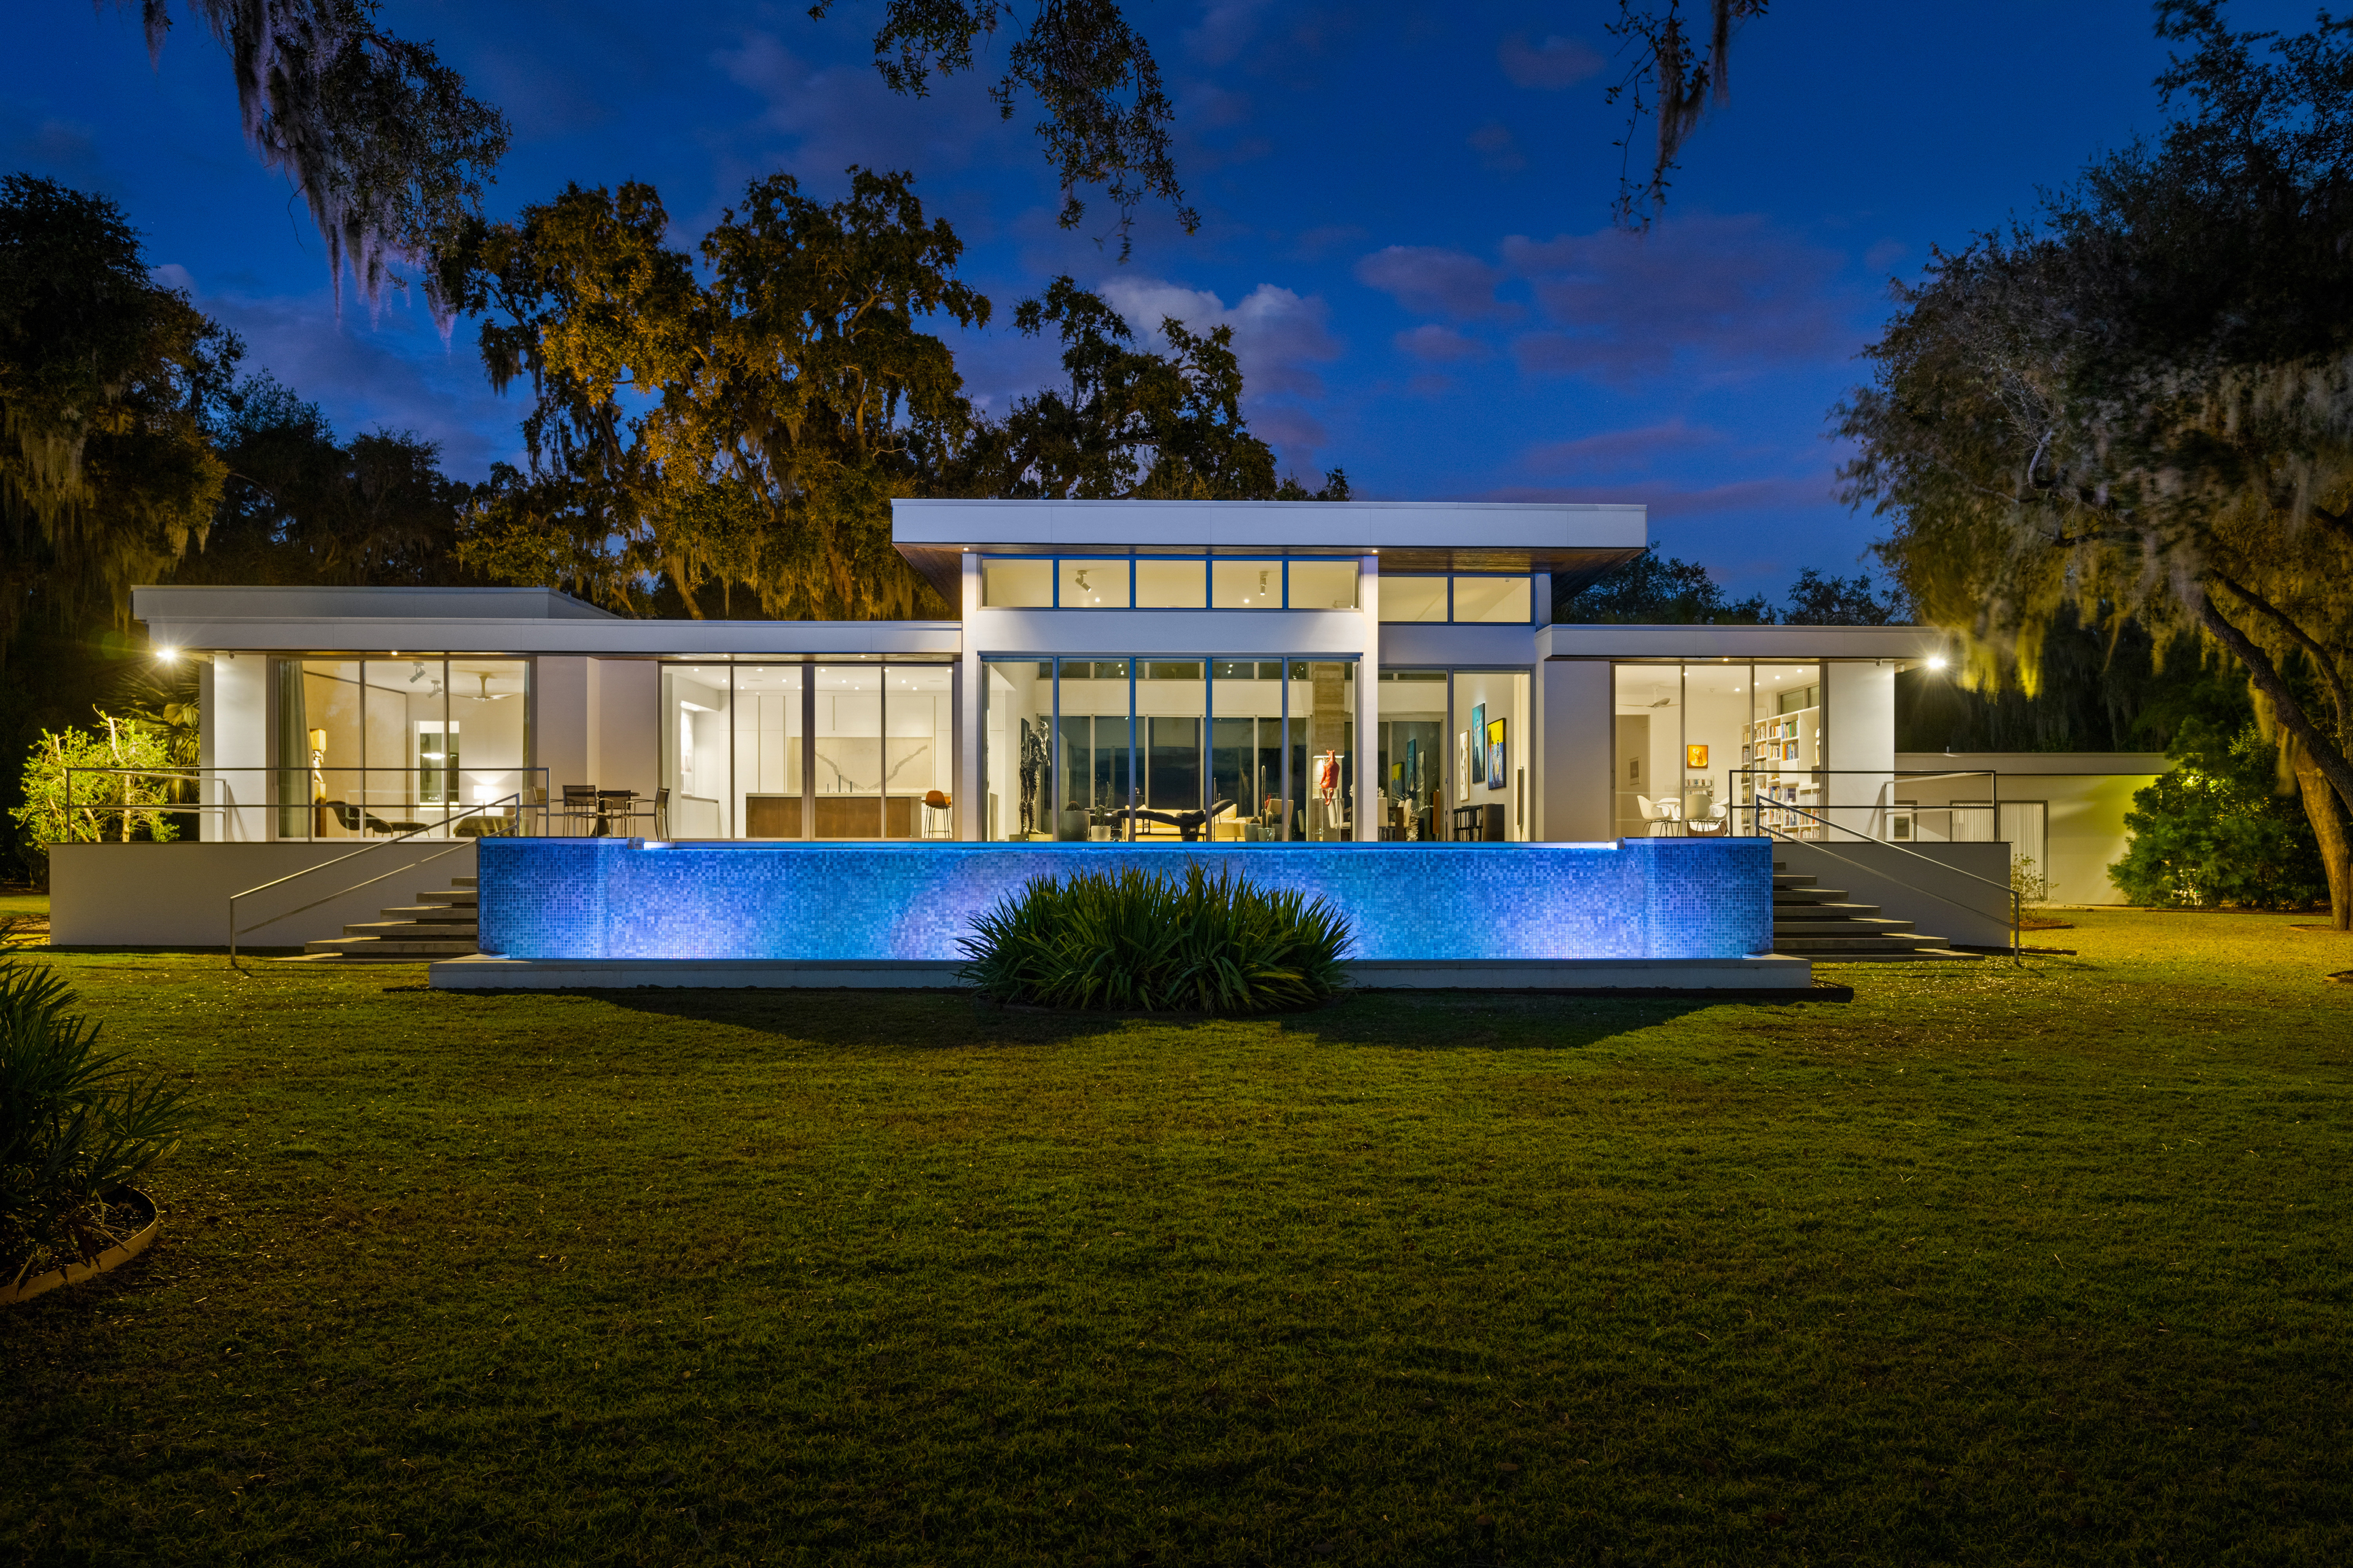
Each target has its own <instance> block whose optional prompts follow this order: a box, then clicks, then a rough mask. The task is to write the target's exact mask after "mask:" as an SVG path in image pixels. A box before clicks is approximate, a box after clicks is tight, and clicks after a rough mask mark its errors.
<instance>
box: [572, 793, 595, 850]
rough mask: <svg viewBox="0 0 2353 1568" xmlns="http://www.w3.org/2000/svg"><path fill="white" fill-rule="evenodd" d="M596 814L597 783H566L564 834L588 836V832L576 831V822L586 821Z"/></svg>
mask: <svg viewBox="0 0 2353 1568" xmlns="http://www.w3.org/2000/svg"><path fill="white" fill-rule="evenodd" d="M592 816H596V785H595V784H565V786H564V822H565V832H564V836H565V837H567V838H584V837H587V835H586V833H584V832H580V831H576V830H575V828H574V826H573V825H574V824H575V823H583V822H586V820H587V819H588V818H590V817H592Z"/></svg>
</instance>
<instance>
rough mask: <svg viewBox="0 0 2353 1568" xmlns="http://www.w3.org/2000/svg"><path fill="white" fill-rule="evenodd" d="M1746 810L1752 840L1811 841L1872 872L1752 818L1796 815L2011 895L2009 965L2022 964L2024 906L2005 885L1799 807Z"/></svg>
mask: <svg viewBox="0 0 2353 1568" xmlns="http://www.w3.org/2000/svg"><path fill="white" fill-rule="evenodd" d="M1841 809H1846V810H1860V809H1862V808H1861V807H1852V806H1851V807H1844V808H1841ZM1747 810H1748V811H1749V813H1750V816H1751V820H1750V822H1749V826H1750V827H1751V828H1754V829H1757V831H1755V832H1752V833H1751V834H1749V835H1748V837H1752V838H1786V839H1788V841H1789V842H1790V843H1792V844H1808V843H1810V847H1813V848H1816V849H1819V850H1820V851H1821V852H1822V853H1823V854H1825V855H1827V856H1829V857H1830V858H1831V859H1833V860H1836V861H1838V862H1840V863H1841V865H1847V866H1852V867H1853V868H1855V869H1856V870H1858V871H1868V870H1870V869H1871V868H1870V867H1868V866H1865V865H1863V864H1862V862H1861V861H1859V860H1852V859H1849V858H1847V857H1846V856H1844V855H1841V854H1840V853H1839V852H1838V851H1837V850H1835V849H1832V848H1831V847H1830V846H1829V845H1828V844H1827V843H1824V842H1822V841H1820V840H1812V841H1809V840H1807V839H1803V838H1793V837H1790V836H1789V835H1788V834H1786V833H1777V832H1775V831H1773V830H1772V829H1770V828H1767V827H1764V826H1762V825H1761V824H1759V823H1757V821H1756V820H1755V819H1754V818H1755V814H1756V813H1757V812H1760V811H1787V812H1792V813H1795V814H1796V815H1797V816H1807V817H1812V818H1813V820H1814V821H1816V822H1819V823H1820V824H1821V825H1822V826H1824V827H1827V828H1833V829H1835V830H1837V831H1838V832H1841V833H1851V834H1853V835H1854V837H1857V838H1859V839H1862V842H1863V843H1865V844H1882V845H1885V846H1886V847H1888V848H1890V849H1893V850H1894V851H1895V852H1896V853H1897V854H1899V855H1909V856H1911V857H1912V858H1914V859H1915V860H1926V862H1927V863H1928V864H1929V865H1931V866H1934V867H1936V868H1937V869H1938V870H1939V871H1942V872H1944V873H1946V874H1947V876H1954V877H1960V878H1963V879H1967V880H1968V881H1971V882H1983V883H1984V884H1985V885H1986V886H1987V887H1989V888H1996V889H2000V890H2001V891H2003V892H2005V893H2008V894H2009V895H2010V962H2011V963H2023V962H2024V960H2023V959H2022V958H2021V956H2020V953H2019V926H2020V925H2021V922H2022V921H2023V918H2024V905H2022V904H2021V902H2020V901H2019V892H2018V889H2016V888H2014V887H2009V886H2005V885H2004V884H2002V883H2000V882H1997V881H1995V880H1994V879H1992V878H1991V877H1980V876H1978V874H1977V873H1976V872H1975V871H1964V870H1962V869H1961V868H1959V867H1957V866H1947V865H1946V864H1945V863H1944V862H1943V861H1942V860H1939V859H1937V858H1936V857H1935V856H1933V855H1923V854H1921V853H1920V852H1919V851H1918V850H1917V849H1914V848H1911V847H1908V846H1906V845H1902V844H1897V843H1894V842H1892V841H1890V840H1888V839H1883V838H1864V837H1863V836H1862V834H1860V833H1855V831H1854V829H1853V828H1852V827H1849V826H1846V825H1845V824H1844V823H1840V822H1832V821H1831V820H1830V819H1829V818H1828V817H1823V816H1814V814H1813V813H1812V812H1810V811H1808V810H1807V809H1806V808H1805V807H1804V806H1801V805H1788V804H1787V803H1786V802H1781V801H1774V802H1770V803H1767V802H1764V801H1757V802H1752V803H1750V804H1749V805H1748V806H1747ZM1898 880H1899V881H1900V880H1902V879H1901V878H1899V879H1898ZM1904 885H1905V887H1907V888H1909V889H1912V890H1913V891H1914V892H1915V893H1926V895H1927V896H1928V897H1930V898H1932V899H1935V900H1936V901H1937V902H1939V903H1945V904H1950V905H1952V906H1953V908H1955V909H1957V910H1968V912H1969V913H1971V914H1983V913H1984V912H1985V911H1984V910H1976V909H1970V908H1969V906H1968V905H1967V904H1965V903H1963V902H1961V901H1960V900H1958V899H1948V898H1947V897H1946V896H1945V895H1944V894H1942V893H1940V892H1937V891H1936V889H1933V888H1924V887H1922V886H1921V885H1920V884H1919V883H1917V882H1905V883H1904Z"/></svg>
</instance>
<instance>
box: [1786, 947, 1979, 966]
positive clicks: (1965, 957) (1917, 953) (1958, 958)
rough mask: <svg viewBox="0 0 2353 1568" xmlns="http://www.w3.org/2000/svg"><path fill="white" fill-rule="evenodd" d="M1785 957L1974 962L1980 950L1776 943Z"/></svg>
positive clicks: (1834, 960) (1833, 960)
mask: <svg viewBox="0 0 2353 1568" xmlns="http://www.w3.org/2000/svg"><path fill="white" fill-rule="evenodd" d="M1773 951H1774V952H1778V953H1780V954H1781V955H1782V956H1783V957H1785V958H1810V959H1812V960H1814V961H1815V962H1816V963H1977V962H1978V961H1979V960H1981V959H1983V958H1984V957H1985V954H1983V953H1981V952H1958V951H1957V950H1955V949H1953V948H1949V947H1915V948H1913V949H1911V950H1910V951H1908V952H1793V951H1791V950H1789V949H1788V948H1784V947H1782V946H1780V945H1779V944H1778V943H1776V944H1775V946H1774V949H1773Z"/></svg>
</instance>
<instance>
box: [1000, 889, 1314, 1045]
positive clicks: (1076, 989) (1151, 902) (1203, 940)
mask: <svg viewBox="0 0 2353 1568" xmlns="http://www.w3.org/2000/svg"><path fill="white" fill-rule="evenodd" d="M1349 940H1350V938H1349V931H1348V927H1347V923H1346V922H1345V921H1343V920H1342V919H1341V918H1340V917H1339V915H1338V913H1337V912H1336V911H1335V910H1333V908H1332V907H1331V905H1330V904H1329V903H1327V902H1325V901H1324V900H1322V899H1317V900H1313V901H1312V902H1311V901H1310V900H1307V899H1306V898H1305V897H1304V896H1303V895H1302V894H1300V893H1296V892H1269V891H1267V890H1266V889H1261V888H1260V887H1258V886H1256V885H1255V884H1253V883H1251V882H1250V881H1249V880H1247V879H1243V878H1240V877H1237V876H1235V875H1234V874H1233V873H1232V872H1231V871H1230V870H1227V871H1220V872H1219V874H1218V875H1217V876H1215V877H1211V876H1209V875H1208V873H1207V872H1205V871H1204V870H1203V869H1202V868H1200V866H1199V865H1198V864H1194V865H1189V866H1187V868H1186V870H1185V875H1184V879H1183V880H1182V881H1181V882H1180V881H1179V880H1178V879H1176V878H1174V877H1170V876H1166V875H1164V874H1162V873H1159V872H1152V871H1145V870H1141V869H1138V868H1133V867H1131V868H1126V869H1124V870H1121V871H1118V872H1115V873H1112V874H1110V875H1103V874H1092V873H1091V874H1086V875H1081V876H1075V877H1071V878H1070V879H1067V880H1063V881H1057V880H1054V879H1050V878H1039V879H1037V880H1035V881H1032V882H1030V883H1029V885H1028V886H1027V887H1025V888H1024V889H1022V890H1021V891H1020V892H1019V893H1018V894H1017V895H1015V896H1014V897H1012V898H1009V899H1008V900H1006V901H1005V902H1004V903H1002V904H1000V905H998V906H997V908H996V909H994V910H990V911H989V912H988V913H987V914H985V915H983V916H981V917H980V918H979V919H978V920H976V921H974V922H973V934H972V935H971V936H969V937H966V938H965V939H964V940H963V942H961V944H960V945H961V946H962V947H963V948H964V950H965V952H966V953H967V954H968V955H969V956H970V958H971V963H968V964H966V965H965V969H964V972H963V973H964V975H965V978H966V979H968V980H970V981H971V982H972V983H973V984H976V985H977V986H978V987H979V988H980V991H981V994H983V995H985V996H987V997H989V998H991V999H992V1000H994V1001H997V1002H1013V1003H1025V1004H1030V1005H1042V1006H1049V1007H1077V1008H1104V1009H1118V1010H1133V1011H1137V1012H1166V1011H1171V1010H1183V1011H1193V1012H1202V1013H1221V1014H1242V1013H1266V1012H1273V1011H1277V1010H1280V1009H1283V1008H1289V1007H1303V1006H1309V1005H1313V1004H1314V1003H1317V1002H1322V1001H1324V1000H1326V999H1328V998H1329V997H1330V996H1331V995H1332V994H1333V993H1334V992H1335V990H1337V989H1338V988H1339V986H1340V985H1341V984H1342V983H1343V982H1344V981H1345V978H1346V975H1345V969H1344V967H1343V964H1342V960H1341V954H1342V953H1343V952H1345V951H1346V949H1347V946H1348V943H1349Z"/></svg>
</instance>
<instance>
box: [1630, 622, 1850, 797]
mask: <svg viewBox="0 0 2353 1568" xmlns="http://www.w3.org/2000/svg"><path fill="white" fill-rule="evenodd" d="M1614 686H1615V693H1616V698H1615V701H1614V703H1613V707H1614V708H1615V710H1616V711H1615V715H1614V718H1613V721H1612V724H1613V735H1612V742H1613V751H1614V755H1613V762H1612V768H1613V776H1614V779H1615V784H1614V785H1613V789H1612V796H1613V807H1614V816H1615V819H1616V827H1617V831H1618V833H1619V834H1620V836H1621V837H1644V836H1648V837H1683V836H1690V835H1715V834H1723V833H1733V832H1740V833H1746V832H1751V831H1755V830H1756V829H1757V828H1758V827H1763V828H1765V829H1767V830H1769V831H1774V832H1780V833H1785V834H1787V835H1788V836H1790V837H1799V838H1812V837H1820V833H1821V826H1820V821H1819V816H1820V813H1821V812H1822V810H1823V807H1824V805H1826V804H1827V802H1826V797H1825V795H1824V794H1823V786H1824V781H1825V779H1826V778H1827V775H1826V774H1825V773H1823V772H1822V771H1821V770H1822V768H1823V767H1824V765H1825V760H1824V759H1825V755H1826V753H1825V752H1824V749H1823V747H1824V742H1825V739H1826V737H1827V734H1828V730H1827V710H1826V709H1825V708H1824V706H1823V703H1822V690H1823V686H1824V681H1823V673H1822V666H1821V664H1820V662H1819V661H1817V660H1804V661H1765V662H1757V663H1750V662H1747V661H1745V660H1744V661H1741V662H1737V663H1736V662H1731V661H1724V660H1716V661H1709V662H1704V663H1703V662H1694V663H1690V664H1621V665H1619V666H1618V667H1617V669H1616V672H1615V678H1614Z"/></svg>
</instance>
